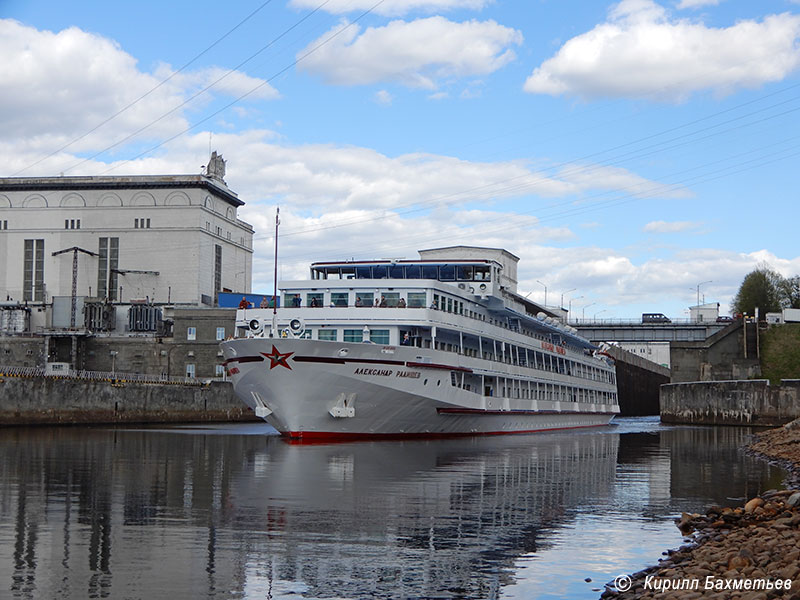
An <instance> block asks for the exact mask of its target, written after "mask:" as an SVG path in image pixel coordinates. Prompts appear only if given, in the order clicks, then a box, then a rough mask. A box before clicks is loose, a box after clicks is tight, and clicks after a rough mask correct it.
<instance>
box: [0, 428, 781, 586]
mask: <svg viewBox="0 0 800 600" xmlns="http://www.w3.org/2000/svg"><path fill="white" fill-rule="evenodd" d="M750 433H751V432H750V431H749V430H747V429H741V428H724V427H719V428H705V427H665V426H662V425H660V424H659V422H658V419H657V418H639V419H619V420H618V421H617V422H616V424H615V425H612V426H609V427H604V428H601V429H592V430H585V431H579V432H569V433H559V432H554V433H542V434H534V435H520V436H506V437H492V438H464V439H454V440H436V441H410V442H359V443H348V444H329V445H292V444H288V443H286V442H285V441H283V440H282V439H280V438H279V437H277V436H276V435H275V434H274V430H272V429H271V428H269V427H268V426H266V425H219V426H210V427H193V426H184V427H170V428H160V429H111V428H108V429H106V428H31V429H0V597H1V598H37V599H38V598H47V599H50V598H60V599H75V600H78V599H84V598H114V599H117V598H125V599H128V598H131V599H134V598H135V599H138V598H168V599H170V600H178V599H183V598H187V599H189V598H191V599H196V598H220V599H221V598H226V599H227V598H337V599H356V598H357V599H361V598H520V599H523V598H524V599H529V598H569V599H580V598H597V597H598V596H599V591H597V590H598V588H601V587H602V585H603V584H604V583H606V582H608V581H611V580H612V579H613V578H614V577H615V576H616V575H619V574H620V573H626V572H633V571H637V570H639V569H641V568H643V567H644V566H646V565H648V564H652V563H654V562H655V561H656V560H657V559H658V558H660V556H661V552H662V551H663V550H665V549H666V548H671V547H676V546H679V545H680V544H681V543H682V538H681V536H680V534H679V532H678V529H677V528H676V527H675V525H674V523H673V518H674V517H675V516H677V515H679V514H680V512H681V511H691V512H700V511H703V510H705V508H707V507H708V505H710V504H721V505H726V504H727V505H730V504H734V503H737V502H739V501H741V500H742V499H744V498H746V497H750V496H753V495H754V494H756V493H758V492H760V491H763V490H766V489H769V488H776V487H780V484H781V480H782V477H783V472H782V471H780V470H779V469H776V468H774V467H770V466H768V465H767V464H766V463H764V462H761V461H757V460H754V459H752V458H749V457H747V456H745V454H744V453H743V451H742V450H741V446H742V445H743V444H744V443H745V442H746V440H747V438H748V436H749V435H750ZM585 578H591V580H592V581H591V582H588V583H587V582H586V581H585Z"/></svg>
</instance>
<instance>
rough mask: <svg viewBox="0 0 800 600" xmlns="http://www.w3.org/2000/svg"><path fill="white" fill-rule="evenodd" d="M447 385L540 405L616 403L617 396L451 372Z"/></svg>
mask: <svg viewBox="0 0 800 600" xmlns="http://www.w3.org/2000/svg"><path fill="white" fill-rule="evenodd" d="M450 385H451V386H452V387H456V388H459V389H463V390H466V391H474V392H475V393H476V394H477V393H480V392H479V390H480V389H481V387H482V388H483V395H484V396H488V397H496V396H499V397H501V398H511V399H519V400H537V401H542V402H574V403H579V404H617V393H616V392H612V391H605V390H594V389H588V388H582V387H577V386H571V385H561V384H558V383H544V382H541V381H533V380H531V379H519V378H514V377H501V376H481V375H475V374H471V373H464V372H456V371H450Z"/></svg>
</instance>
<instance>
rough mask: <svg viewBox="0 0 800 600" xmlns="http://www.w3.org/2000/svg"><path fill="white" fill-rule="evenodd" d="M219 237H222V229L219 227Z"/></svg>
mask: <svg viewBox="0 0 800 600" xmlns="http://www.w3.org/2000/svg"><path fill="white" fill-rule="evenodd" d="M217 235H218V236H219V237H222V227H217Z"/></svg>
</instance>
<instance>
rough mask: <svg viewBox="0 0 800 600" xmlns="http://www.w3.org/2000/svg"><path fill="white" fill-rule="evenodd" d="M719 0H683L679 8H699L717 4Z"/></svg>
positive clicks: (678, 5)
mask: <svg viewBox="0 0 800 600" xmlns="http://www.w3.org/2000/svg"><path fill="white" fill-rule="evenodd" d="M717 4H719V0H681V1H680V2H678V4H677V8H679V9H684V8H699V7H701V6H716V5H717Z"/></svg>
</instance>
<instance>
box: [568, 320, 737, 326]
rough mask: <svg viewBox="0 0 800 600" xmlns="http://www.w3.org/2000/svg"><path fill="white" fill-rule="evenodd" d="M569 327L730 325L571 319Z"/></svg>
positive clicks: (674, 321) (685, 321) (706, 322)
mask: <svg viewBox="0 0 800 600" xmlns="http://www.w3.org/2000/svg"><path fill="white" fill-rule="evenodd" d="M567 325H572V326H573V327H588V326H606V327H614V326H617V325H623V326H632V325H646V326H647V327H674V326H675V325H681V326H689V325H695V326H700V327H707V326H709V325H714V326H723V325H728V323H717V322H715V321H695V320H693V319H670V321H669V322H657V323H655V322H649V323H643V322H642V320H641V319H571V320H569V321H567Z"/></svg>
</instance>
